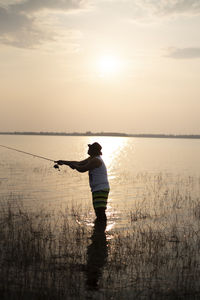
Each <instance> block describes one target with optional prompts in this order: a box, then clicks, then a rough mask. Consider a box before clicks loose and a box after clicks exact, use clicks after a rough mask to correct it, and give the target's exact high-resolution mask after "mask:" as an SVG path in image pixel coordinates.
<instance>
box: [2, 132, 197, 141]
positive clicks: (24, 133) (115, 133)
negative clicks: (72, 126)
mask: <svg viewBox="0 0 200 300" xmlns="http://www.w3.org/2000/svg"><path fill="white" fill-rule="evenodd" d="M0 134H4V135H52V136H118V137H142V138H176V139H177V138H181V139H200V135H199V134H192V135H191V134H151V133H149V134H148V133H138V134H127V133H120V132H91V131H86V132H85V133H82V132H71V133H68V132H49V131H48V132H46V131H40V132H34V131H23V132H22V131H14V132H9V131H8V132H0Z"/></svg>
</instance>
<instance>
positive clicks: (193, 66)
mask: <svg viewBox="0 0 200 300" xmlns="http://www.w3.org/2000/svg"><path fill="white" fill-rule="evenodd" d="M199 32H200V0H168V1H167V0H161V1H158V0H135V1H134V0H106V1H104V0H57V1H56V0H0V83H1V84H0V103H1V109H0V131H15V130H17V131H66V132H73V131H81V132H85V131H88V130H90V131H93V132H96V131H114V132H127V133H138V132H139V133H174V134H192V133H193V134H197V133H198V134H200V33H199Z"/></svg>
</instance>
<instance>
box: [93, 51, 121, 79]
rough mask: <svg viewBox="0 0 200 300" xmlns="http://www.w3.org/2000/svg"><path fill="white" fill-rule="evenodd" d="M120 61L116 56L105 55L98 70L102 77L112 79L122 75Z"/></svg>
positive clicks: (99, 61)
mask: <svg viewBox="0 0 200 300" xmlns="http://www.w3.org/2000/svg"><path fill="white" fill-rule="evenodd" d="M120 68H121V62H120V59H119V58H118V57H116V56H114V55H103V56H101V57H100V58H99V59H98V62H97V69H98V74H99V75H100V76H101V77H110V76H114V75H117V74H119V73H120Z"/></svg>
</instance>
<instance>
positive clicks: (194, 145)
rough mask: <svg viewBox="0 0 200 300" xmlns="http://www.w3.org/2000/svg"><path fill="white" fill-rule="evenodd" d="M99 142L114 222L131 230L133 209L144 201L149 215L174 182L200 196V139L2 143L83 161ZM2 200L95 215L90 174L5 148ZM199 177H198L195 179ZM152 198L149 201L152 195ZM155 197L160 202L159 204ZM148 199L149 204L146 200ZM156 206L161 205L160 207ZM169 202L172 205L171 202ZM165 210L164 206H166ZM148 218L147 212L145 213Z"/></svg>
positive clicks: (13, 139) (7, 139) (8, 139)
mask: <svg viewBox="0 0 200 300" xmlns="http://www.w3.org/2000/svg"><path fill="white" fill-rule="evenodd" d="M94 141H97V142H99V143H100V144H101V145H102V148H103V159H104V161H105V163H106V165H107V168H108V176H109V181H110V187H111V192H110V196H109V202H108V209H107V215H108V218H109V220H110V225H111V226H116V227H121V228H127V226H128V225H127V223H128V221H127V220H128V218H129V217H130V215H129V213H130V211H136V210H137V209H138V208H141V205H143V209H144V205H145V207H146V210H145V212H146V214H149V213H152V210H155V209H157V212H158V211H159V209H160V208H159V207H158V206H161V204H160V203H159V204H158V203H156V204H155V203H154V202H155V201H154V198H155V193H157V191H158V190H160V195H162V196H163V197H164V195H165V193H169V191H170V192H171V193H172V192H173V185H176V186H177V185H178V189H179V190H180V188H181V187H182V193H183V194H185V193H187V191H188V189H189V190H190V194H192V195H191V196H192V197H194V198H195V199H196V198H197V197H198V195H199V181H198V178H199V176H200V169H199V166H200V155H199V153H200V140H192V139H155V138H154V139H153V138H126V137H77V136H76V137H75V136H74V137H71V136H65V137H63V136H62V137H61V136H15V135H2V136H0V144H2V145H6V146H9V147H13V148H17V149H20V150H23V151H26V152H30V153H33V154H36V155H41V156H44V157H47V158H50V159H53V160H58V159H66V160H82V159H84V158H86V157H87V148H88V147H87V144H89V143H92V142H94ZM0 155H1V162H0V167H1V168H0V187H1V190H0V195H1V202H2V203H5V202H6V201H8V199H9V201H12V205H15V204H16V203H17V204H18V203H19V202H21V203H23V205H24V206H25V207H28V208H29V209H43V210H49V209H50V210H62V211H65V209H66V207H71V206H74V207H76V208H77V209H79V212H82V211H84V213H85V211H87V222H88V224H90V223H91V221H92V220H93V219H94V213H93V208H92V200H91V192H90V189H89V184H88V175H87V173H78V172H76V171H74V170H72V169H70V168H69V167H67V166H62V167H61V168H60V169H61V171H60V172H59V171H57V170H56V169H54V168H53V165H54V164H53V163H51V162H50V161H46V160H42V159H39V158H34V157H32V156H28V155H25V154H22V153H18V152H14V151H11V150H8V149H5V148H1V147H0ZM194 178H195V179H194ZM147 198H148V199H147ZM153 201H154V202H153ZM144 202H145V204H144ZM155 205H156V207H155ZM168 205H171V204H170V203H168ZM162 209H163V208H162ZM143 217H145V216H143Z"/></svg>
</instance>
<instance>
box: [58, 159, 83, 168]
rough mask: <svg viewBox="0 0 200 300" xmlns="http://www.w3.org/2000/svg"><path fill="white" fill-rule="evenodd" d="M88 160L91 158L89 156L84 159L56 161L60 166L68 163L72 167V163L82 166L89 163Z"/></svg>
mask: <svg viewBox="0 0 200 300" xmlns="http://www.w3.org/2000/svg"><path fill="white" fill-rule="evenodd" d="M88 160H89V158H87V159H84V160H82V161H72V160H57V161H55V163H57V164H58V165H60V166H62V165H66V166H70V167H71V165H72V164H76V165H80V166H82V165H85V164H87V163H88Z"/></svg>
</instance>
